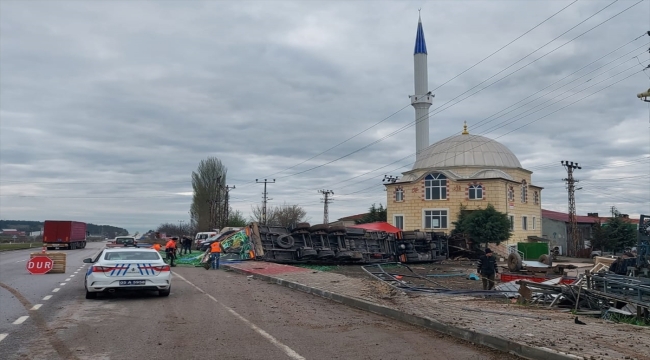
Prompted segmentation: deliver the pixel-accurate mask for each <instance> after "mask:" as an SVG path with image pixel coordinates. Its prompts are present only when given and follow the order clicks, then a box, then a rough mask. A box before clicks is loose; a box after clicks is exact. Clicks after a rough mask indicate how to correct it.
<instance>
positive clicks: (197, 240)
mask: <svg viewBox="0 0 650 360" xmlns="http://www.w3.org/2000/svg"><path fill="white" fill-rule="evenodd" d="M216 235H217V232H216V231H204V232H199V233H196V236H195V237H194V248H195V249H197V250H199V249H201V242H203V241H204V240H207V239H208V238H210V237H212V236H216Z"/></svg>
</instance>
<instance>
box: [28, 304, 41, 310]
mask: <svg viewBox="0 0 650 360" xmlns="http://www.w3.org/2000/svg"><path fill="white" fill-rule="evenodd" d="M41 306H43V304H36V305H34V306H32V308H31V309H29V310H38V309H40V308H41Z"/></svg>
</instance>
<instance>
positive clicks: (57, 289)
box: [52, 288, 61, 292]
mask: <svg viewBox="0 0 650 360" xmlns="http://www.w3.org/2000/svg"><path fill="white" fill-rule="evenodd" d="M59 290H61V289H60V288H54V290H52V292H58V291H59Z"/></svg>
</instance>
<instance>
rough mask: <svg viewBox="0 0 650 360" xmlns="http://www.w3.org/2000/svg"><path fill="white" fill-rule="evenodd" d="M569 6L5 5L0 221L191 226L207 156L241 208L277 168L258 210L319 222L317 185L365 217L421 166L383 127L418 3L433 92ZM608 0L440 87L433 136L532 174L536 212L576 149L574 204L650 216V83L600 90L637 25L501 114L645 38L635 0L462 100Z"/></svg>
mask: <svg viewBox="0 0 650 360" xmlns="http://www.w3.org/2000/svg"><path fill="white" fill-rule="evenodd" d="M569 3H570V2H568V1H555V2H550V3H549V2H511V1H489V2H471V3H467V2H455V1H433V2H426V3H424V5H423V4H422V3H421V2H403V1H399V2H397V1H394V2H390V1H387V2H379V3H373V5H374V6H373V10H372V11H368V9H367V7H368V4H367V3H363V2H361V3H359V2H348V3H346V2H313V1H310V2H308V3H303V2H279V1H278V2H246V6H242V4H241V2H234V1H232V2H225V1H219V2H197V1H194V2H180V1H178V2H162V3H159V2H127V1H124V2H119V1H113V2H110V3H101V2H81V3H80V2H65V1H58V2H56V3H52V2H37V1H30V2H3V3H2V11H1V12H0V64H1V65H0V151H1V153H0V195H1V196H0V217H1V218H3V219H8V218H12V219H34V220H43V219H47V218H70V219H73V218H74V219H79V220H84V221H89V222H95V223H106V224H111V225H117V226H124V227H126V228H128V229H130V230H133V231H135V230H148V229H149V228H153V227H155V226H156V225H157V224H159V223H161V222H168V221H172V222H176V221H178V220H187V219H188V210H189V204H190V202H191V197H190V196H188V195H187V194H188V193H190V192H191V184H190V174H191V172H192V171H193V170H195V169H196V166H197V165H198V163H199V161H200V160H202V159H205V158H207V157H208V156H217V157H219V158H220V159H221V160H222V161H223V163H224V164H225V165H226V166H227V167H228V183H229V184H230V185H236V186H237V189H236V190H234V191H233V192H232V204H233V206H234V207H235V208H236V209H238V210H241V211H243V212H244V213H248V212H249V210H250V207H251V206H252V205H254V204H258V203H259V202H260V200H261V192H262V186H261V185H259V184H255V183H254V180H255V179H256V178H259V179H262V178H264V177H267V178H269V179H272V178H275V179H276V180H277V183H276V184H273V185H269V191H270V196H271V197H272V198H273V200H272V201H271V204H282V203H283V202H286V203H298V204H301V205H303V206H304V207H305V208H306V209H307V210H308V213H309V216H310V217H311V219H312V221H320V219H321V217H322V204H321V203H320V197H321V196H320V195H319V194H318V192H317V190H318V189H323V188H327V189H332V190H334V191H335V194H336V195H335V197H334V199H335V202H334V203H333V205H331V206H330V212H331V214H330V218H331V219H332V218H337V217H342V216H346V215H351V214H356V213H361V212H364V211H365V210H366V209H367V208H368V207H369V206H370V204H372V203H383V204H385V203H386V194H385V192H384V191H383V186H382V185H381V179H382V178H383V175H384V174H392V175H397V174H399V173H400V172H402V171H406V170H409V169H410V167H411V166H412V163H413V161H414V156H413V154H414V152H415V146H414V129H413V127H408V128H407V129H405V130H403V131H401V132H399V133H397V134H394V135H392V136H388V135H390V134H391V133H393V132H394V131H396V130H399V129H401V128H402V127H403V126H408V125H410V124H412V123H413V118H414V115H413V109H412V108H411V107H410V106H407V105H408V103H409V100H408V98H407V95H409V94H411V93H412V92H413V58H412V52H413V43H414V36H415V29H416V25H417V23H416V21H417V14H416V12H415V10H416V9H417V8H418V7H422V8H423V9H422V20H423V24H424V30H425V36H426V40H427V47H428V51H429V84H430V88H431V89H434V88H437V87H439V86H440V85H441V84H443V83H444V82H446V81H447V80H449V79H451V78H453V77H454V76H456V75H458V74H459V73H461V72H463V71H464V70H466V69H467V68H469V67H470V66H472V65H474V64H475V63H476V62H478V61H480V60H481V59H483V58H484V57H485V56H487V55H489V54H491V53H492V52H494V51H495V50H497V49H499V48H500V47H502V46H503V45H505V44H507V43H508V42H510V41H511V40H512V39H514V38H516V37H517V36H519V35H521V34H522V33H524V32H525V31H527V30H528V29H530V28H531V27H533V26H534V25H535V24H537V23H539V22H540V21H542V20H543V19H545V18H547V17H548V16H550V15H551V14H553V13H554V12H556V11H558V10H559V9H561V8H562V7H564V6H566V5H568V4H569ZM609 3H610V2H605V1H590V2H578V3H576V4H574V5H572V6H570V7H569V8H567V9H566V10H565V11H563V12H562V13H560V14H558V15H557V16H555V17H554V18H553V19H551V20H549V21H548V22H547V23H545V24H543V25H542V26H540V27H539V28H537V29H535V30H533V31H532V32H531V33H529V34H527V35H526V36H524V37H523V38H521V39H519V40H518V41H516V42H515V43H513V44H512V45H510V46H508V47H506V48H505V49H504V50H502V51H501V52H499V53H497V54H495V55H494V56H492V57H491V58H489V59H488V60H486V61H484V62H482V63H481V64H479V65H478V66H476V67H475V68H473V69H471V70H469V71H467V72H466V73H464V74H463V75H461V76H459V77H458V78H456V79H454V80H453V81H450V82H449V83H447V84H445V85H444V86H441V87H440V88H439V89H436V90H435V91H434V92H435V94H436V98H435V102H434V105H433V106H432V108H431V110H432V114H434V116H432V118H431V125H430V128H431V133H430V139H431V142H432V143H433V142H435V141H438V140H441V139H443V138H445V137H447V136H450V135H453V134H457V133H458V132H459V131H460V130H461V127H462V123H463V121H467V122H468V124H469V125H470V131H471V132H472V133H475V134H484V135H486V136H489V137H491V138H495V139H497V140H498V141H500V142H502V143H503V144H505V145H506V146H508V147H509V148H510V149H511V150H512V151H513V152H514V153H515V154H516V155H517V156H518V157H519V159H520V161H521V162H522V164H523V165H524V167H526V168H529V169H531V170H533V171H534V175H533V182H534V183H536V184H539V185H540V186H544V187H545V190H544V191H543V198H542V200H543V206H544V208H549V209H553V210H560V211H565V210H566V191H565V189H564V185H563V182H562V181H561V179H562V178H563V177H564V176H565V175H566V173H565V171H564V169H563V168H562V167H561V165H560V163H559V162H560V161H561V160H571V161H577V162H580V163H581V164H583V169H582V170H580V171H578V172H577V173H576V177H578V178H579V179H581V180H582V182H581V184H580V185H581V186H582V187H583V190H580V191H579V192H578V194H577V207H578V212H579V213H586V212H601V213H606V212H607V211H608V209H609V207H610V206H612V205H616V206H617V207H618V208H619V210H621V211H622V212H626V213H630V214H638V213H643V212H645V213H647V212H648V211H649V210H650V209H648V203H650V191H648V190H649V189H650V176H649V171H650V158H649V157H648V156H649V153H650V152H649V148H650V133H649V129H648V111H649V109H648V106H646V104H644V103H642V102H640V101H639V100H638V99H637V98H636V97H635V94H636V93H638V92H641V91H643V90H645V89H646V88H648V87H649V86H648V83H649V80H648V78H647V76H646V75H645V74H644V73H637V74H635V75H633V76H631V77H629V78H628V79H626V80H623V81H621V82H619V83H618V84H615V85H611V86H610V84H612V83H613V82H615V81H618V80H620V79H623V78H624V77H625V76H628V75H630V74H633V73H634V72H636V71H640V70H641V69H642V68H643V66H645V65H647V64H648V55H647V53H644V49H645V48H646V47H647V46H645V44H647V43H648V41H650V38H649V37H648V36H645V37H641V38H639V39H637V40H636V41H634V42H632V43H631V44H629V45H627V46H625V47H623V48H621V49H620V50H617V51H616V52H614V53H613V54H611V55H609V56H607V57H605V58H603V59H601V60H598V61H597V62H596V63H595V64H593V65H591V66H589V67H587V68H586V69H584V70H582V71H580V72H578V73H577V74H575V75H572V76H570V77H569V78H567V79H566V80H564V81H562V82H560V83H558V84H556V85H554V86H552V87H550V88H549V89H547V90H545V91H542V92H541V93H539V94H537V95H534V96H532V97H531V98H530V99H528V100H525V101H524V102H522V103H520V104H518V105H515V106H514V107H517V106H519V105H522V104H526V103H527V102H528V101H531V100H533V101H532V102H531V103H530V104H526V105H524V106H523V107H521V108H520V109H517V110H513V108H514V107H511V108H509V109H507V110H504V109H506V108H508V107H509V106H511V105H512V104H514V103H516V102H518V101H519V100H521V99H523V98H525V97H527V96H529V95H531V94H534V93H535V92H537V91H539V90H541V89H543V88H544V87H546V86H548V85H549V84H552V83H553V82H555V81H557V80H559V79H561V78H563V77H565V76H567V75H569V74H571V73H573V72H574V71H576V70H578V69H580V68H581V67H583V66H585V65H587V64H589V63H590V62H592V61H595V60H597V59H598V58H600V57H602V56H603V55H605V54H607V53H609V52H611V51H613V50H615V49H616V48H618V47H621V46H622V45H624V44H626V43H628V42H630V41H632V40H633V39H635V38H637V37H639V36H640V35H642V34H643V33H644V32H645V31H647V30H648V26H650V25H649V24H648V21H647V16H646V15H647V11H646V10H647V7H648V5H649V4H648V2H644V3H641V4H639V5H637V6H636V7H634V8H632V9H631V10H629V11H627V12H624V13H623V14H621V15H619V16H618V17H616V18H614V19H612V20H610V21H608V22H606V23H604V24H603V25H601V26H600V27H598V28H596V29H594V30H593V31H591V32H589V33H587V34H585V35H583V36H581V37H580V38H578V39H577V40H575V41H573V42H570V43H569V44H567V45H565V46H563V47H561V48H559V49H558V50H555V51H554V52H553V53H550V54H549V55H547V56H545V57H543V58H541V59H540V60H538V61H536V62H534V63H532V64H531V65H529V66H527V67H525V68H523V69H521V70H519V71H518V72H516V73H513V74H512V75H510V76H508V77H507V78H505V79H503V80H501V81H499V82H497V83H495V84H494V85H491V86H490V87H488V88H486V89H485V90H482V91H481V92H480V93H477V94H475V95H472V96H470V95H471V94H473V93H474V92H476V91H478V90H480V89H481V88H483V87H484V86H487V85H490V84H492V83H493V82H494V81H496V80H499V79H501V78H502V77H503V76H506V75H508V74H510V73H511V72H513V71H515V70H517V69H519V68H520V67H522V66H524V65H526V64H528V63H530V62H531V61H533V60H535V59H537V58H539V57H540V56H543V55H545V54H546V53H548V52H549V51H551V50H553V49H555V48H556V47H558V46H560V45H562V44H564V43H565V42H567V41H569V40H571V39H573V38H574V37H576V36H578V35H579V34H581V33H582V32H584V31H586V30H588V29H590V28H591V27H593V26H595V25H597V24H598V23H600V22H602V21H604V20H606V19H607V18H609V17H611V16H613V15H614V14H616V13H618V12H619V11H622V10H623V9H625V8H626V7H628V6H631V5H632V4H634V2H631V1H628V2H619V3H616V4H614V5H612V6H611V7H609V8H608V9H606V10H605V11H603V12H601V13H600V14H599V15H597V16H595V17H594V18H592V19H590V20H588V21H587V22H585V23H584V24H582V25H580V26H579V27H577V28H576V29H574V30H572V31H570V32H569V33H567V34H565V35H563V36H562V37H561V38H560V39H558V40H557V41H555V42H553V43H551V44H549V45H547V46H546V47H544V48H542V49H540V50H539V51H537V52H535V53H534V54H532V55H530V56H529V57H528V58H526V59H524V60H522V61H521V62H519V63H517V64H515V65H514V66H512V67H511V68H510V69H508V70H506V71H504V72H502V73H501V74H499V75H497V76H495V77H494V78H492V79H491V80H488V81H486V82H485V83H483V84H480V83H481V82H483V81H484V80H486V79H488V78H489V77H491V76H492V75H494V74H497V73H498V72H500V71H502V70H503V69H504V68H506V67H508V66H510V65H511V64H513V63H515V62H516V61H517V60H520V59H521V58H522V57H524V56H526V55H528V54H529V53H531V52H533V51H534V50H536V49H538V48H539V47H540V46H542V45H544V44H546V43H547V42H549V41H551V40H552V39H554V38H555V37H557V36H558V35H559V34H561V33H563V32H564V31H566V30H568V29H569V28H571V27H572V26H574V25H575V24H577V23H578V22H580V21H582V20H583V19H585V18H587V17H588V16H591V15H592V14H594V13H595V12H596V11H598V10H600V9H601V8H603V7H605V6H606V5H608V4H609ZM637 48H638V49H637ZM634 49H637V50H636V51H635V52H632V50H634ZM628 52H631V53H630V54H629V55H626V56H624V57H622V58H621V59H620V60H617V61H613V62H612V63H611V64H610V65H607V66H604V67H603V68H602V69H600V70H597V71H595V72H593V73H592V74H589V75H587V76H585V77H584V78H582V79H580V80H577V81H575V82H574V83H571V84H569V85H566V86H564V85H565V84H567V83H568V82H569V81H572V80H574V79H576V78H577V77H579V76H581V75H583V74H585V73H587V72H589V71H592V70H594V69H596V68H597V67H599V66H601V65H603V64H606V63H607V62H610V61H612V60H614V59H616V58H617V57H620V56H622V55H623V54H626V53H628ZM637 54H638V55H640V56H639V57H638V59H639V60H637V59H634V58H633V56H634V55H637ZM639 61H640V62H641V63H642V64H643V65H639ZM635 64H636V65H635ZM628 68H629V70H627V71H625V72H623V73H621V74H620V75H616V76H614V75H615V74H617V73H619V72H621V71H624V70H626V69H628ZM612 76H613V77H612ZM608 77H612V78H611V79H609V80H605V81H603V82H602V83H601V84H598V85H594V86H593V87H591V88H589V89H587V90H584V91H581V90H583V89H585V88H587V87H589V86H591V85H593V84H594V83H596V82H598V81H601V80H604V79H607V78H608ZM590 79H591V80H590ZM588 80H589V81H588ZM479 84H480V85H479ZM575 86H577V87H576V88H575V89H573V90H571V91H568V92H566V93H565V94H563V95H561V96H559V97H558V98H556V99H554V100H550V101H549V102H548V103H546V104H544V105H540V106H539V107H537V108H536V106H538V105H539V104H541V103H542V102H544V101H546V100H549V99H551V98H553V97H555V96H557V95H559V94H562V93H563V92H565V91H566V90H568V89H570V88H572V87H575ZM607 86H610V87H608V88H606V89H605V90H603V91H601V92H599V93H596V94H594V95H592V96H590V97H588V98H585V99H584V100H582V101H580V102H577V103H575V104H573V105H570V106H568V107H566V108H565V109H562V110H560V111H557V112H554V111H556V110H558V109H560V108H561V107H563V106H566V105H568V104H570V103H571V102H573V101H576V100H578V99H580V98H582V97H584V96H586V95H589V94H592V93H594V92H596V91H598V90H600V89H603V88H605V87H607ZM555 89H558V90H557V91H554V92H552V91H553V90H555ZM468 90H470V91H469V92H467V93H466V94H465V95H461V96H460V97H459V98H458V99H456V100H453V99H454V98H455V97H457V96H458V95H460V94H462V93H463V92H466V91H468ZM572 95H573V96H572ZM466 97H467V99H464V98H466ZM461 99H464V100H463V101H462V102H458V103H457V104H455V103H456V102H457V101H459V100H461ZM448 101H450V103H449V104H447V105H444V104H445V103H447V102H448ZM452 104H455V105H453V106H451V105H452ZM547 105H550V106H548V107H546V108H544V107H545V106H547ZM436 108H438V109H436ZM542 108H543V109H542ZM510 110H513V111H512V112H510V113H508V114H506V115H503V116H501V117H499V115H502V114H503V113H504V112H507V111H510ZM533 112H534V113H533ZM531 113H532V114H531ZM391 114H394V115H392V116H391V117H390V118H389V119H387V120H385V121H383V122H382V123H381V124H379V125H377V126H374V127H372V128H371V129H370V130H368V131H366V132H363V133H362V134H360V135H358V136H356V137H354V138H353V139H351V140H349V141H347V142H345V143H343V144H341V145H340V146H338V147H336V148H334V149H331V150H329V151H327V152H326V153H324V154H322V155H319V156H317V157H315V158H313V159H310V158H311V157H314V156H316V155H317V154H319V153H321V152H323V151H325V150H327V149H329V148H330V147H332V146H334V145H336V144H338V143H340V142H343V141H345V140H346V139H348V138H349V137H351V136H353V135H354V134H357V133H359V132H361V131H363V130H365V129H367V128H368V127H370V126H372V125H373V124H376V123H377V122H379V121H380V120H382V119H385V118H387V117H389V116H390V115H391ZM495 117H496V118H495ZM490 120H492V121H490ZM488 121H489V123H488ZM527 123H530V124H529V125H526V126H524V127H521V126H523V125H524V124H527ZM519 127H521V128H519ZM518 128H519V129H518ZM387 136H388V137H387ZM380 139H382V140H381V141H380V142H378V143H376V144H374V145H372V146H369V147H368V148H366V149H364V150H360V151H358V152H356V153H354V154H352V155H350V156H345V155H347V154H350V153H352V152H355V151H357V150H359V149H360V148H362V147H364V146H367V145H368V144H370V143H372V142H374V141H377V140H380ZM344 156H345V157H344ZM341 157H343V158H342V159H340V160H337V161H334V162H332V163H331V164H328V165H324V166H320V165H322V164H324V163H327V162H330V161H333V160H336V159H338V158H341ZM403 158H405V159H404V160H399V159H403ZM307 159H310V160H308V161H306V160H307ZM389 164H390V165H389ZM318 166H320V167H318ZM290 167H292V168H290ZM315 167H318V168H315ZM288 168H290V169H288ZM311 168H315V169H313V170H309V169H311ZM308 170H309V171H308Z"/></svg>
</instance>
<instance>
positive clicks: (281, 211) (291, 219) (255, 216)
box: [251, 203, 307, 227]
mask: <svg viewBox="0 0 650 360" xmlns="http://www.w3.org/2000/svg"><path fill="white" fill-rule="evenodd" d="M251 213H252V215H251V221H252V222H259V223H261V222H262V206H261V205H255V206H252V207H251ZM306 217H307V211H305V209H303V208H302V207H301V206H299V205H288V204H286V203H285V204H283V205H281V206H274V207H269V208H267V209H266V219H267V222H268V224H269V226H282V227H291V226H294V225H296V224H297V223H299V222H303V221H305V219H306Z"/></svg>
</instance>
